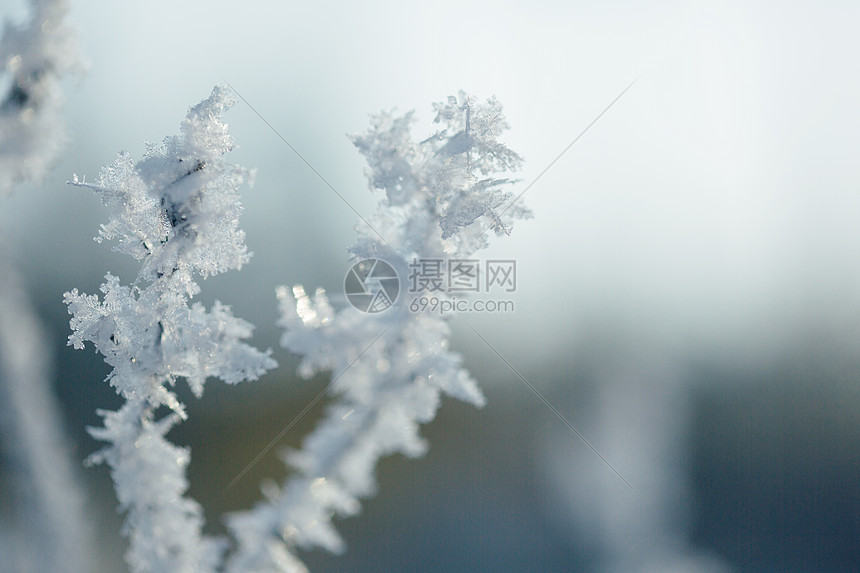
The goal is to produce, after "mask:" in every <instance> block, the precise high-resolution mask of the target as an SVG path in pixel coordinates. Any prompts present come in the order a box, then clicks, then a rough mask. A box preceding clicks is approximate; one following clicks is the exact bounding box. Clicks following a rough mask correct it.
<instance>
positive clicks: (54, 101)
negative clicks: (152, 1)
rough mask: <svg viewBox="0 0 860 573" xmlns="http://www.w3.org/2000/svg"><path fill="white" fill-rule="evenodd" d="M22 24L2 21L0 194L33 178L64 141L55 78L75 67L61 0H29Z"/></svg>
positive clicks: (71, 37)
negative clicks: (3, 78)
mask: <svg viewBox="0 0 860 573" xmlns="http://www.w3.org/2000/svg"><path fill="white" fill-rule="evenodd" d="M30 7H31V12H32V13H31V18H30V20H29V21H28V22H25V23H22V24H14V23H11V22H8V21H7V22H6V23H5V27H4V29H3V37H2V39H0V63H2V65H3V66H5V68H6V71H7V72H8V74H9V80H10V81H9V85H8V87H7V88H6V92H5V94H2V95H0V191H3V190H6V189H8V188H9V187H11V186H12V185H15V184H16V183H20V182H22V181H28V180H33V179H38V178H39V177H41V176H42V175H43V174H44V172H45V171H46V169H47V168H48V166H49V165H50V163H51V162H52V161H53V160H54V158H55V157H56V155H57V153H58V152H59V150H60V149H61V148H62V146H63V143H64V141H65V136H64V133H63V127H62V126H63V121H62V117H61V114H60V107H61V104H62V100H63V98H62V94H61V93H60V90H59V85H58V84H59V81H60V78H62V77H63V76H65V75H67V74H69V73H70V72H73V71H77V70H80V69H81V67H82V66H81V63H80V58H79V56H78V51H77V49H76V47H75V39H74V35H73V33H72V31H71V29H70V28H69V27H68V26H67V25H66V24H65V22H64V18H65V15H66V11H67V4H66V2H65V1H64V0H31V2H30Z"/></svg>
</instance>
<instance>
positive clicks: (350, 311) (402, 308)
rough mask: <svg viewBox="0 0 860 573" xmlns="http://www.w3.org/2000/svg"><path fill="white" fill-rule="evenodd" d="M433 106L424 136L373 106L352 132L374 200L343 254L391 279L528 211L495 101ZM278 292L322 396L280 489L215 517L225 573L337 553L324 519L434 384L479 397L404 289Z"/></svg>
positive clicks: (396, 437) (425, 401)
mask: <svg viewBox="0 0 860 573" xmlns="http://www.w3.org/2000/svg"><path fill="white" fill-rule="evenodd" d="M434 109H435V111H436V118H435V122H436V124H438V125H439V126H440V129H439V130H438V131H437V132H436V133H434V134H432V135H431V136H430V137H429V138H427V139H424V140H423V141H420V142H415V141H414V140H413V139H412V136H411V133H410V127H411V124H412V121H413V116H412V113H408V114H406V115H404V116H399V117H397V116H393V115H392V114H390V113H381V114H379V115H377V116H375V117H373V119H372V127H371V129H370V130H369V131H368V132H366V133H364V134H361V135H357V136H354V137H353V138H352V140H353V142H354V144H355V145H356V147H357V148H358V149H359V151H360V152H361V153H362V154H363V155H364V156H365V157H366V159H367V161H368V164H369V171H368V178H369V180H370V184H371V186H372V187H373V188H377V189H382V190H384V191H385V197H384V198H383V199H382V200H381V202H380V205H379V209H378V211H377V213H376V215H375V216H374V217H372V218H371V219H370V220H369V221H367V223H368V224H367V225H366V226H359V227H358V233H359V238H358V241H357V242H356V243H355V244H354V245H353V246H352V247H351V249H350V253H351V255H352V257H353V258H354V259H356V260H364V259H376V258H378V259H382V260H384V261H386V262H388V263H389V264H391V265H392V266H393V267H394V269H395V270H396V271H397V274H398V275H399V276H400V277H406V276H408V272H409V270H408V269H409V264H410V262H412V261H413V260H414V259H443V258H446V257H449V258H465V257H469V256H470V255H472V254H473V253H474V252H475V251H477V250H478V249H480V248H483V247H484V246H485V245H486V244H487V230H489V229H492V230H494V231H495V232H496V234H503V233H509V232H510V228H511V225H512V222H513V220H514V219H517V218H522V217H526V216H528V215H529V212H528V210H527V209H525V208H523V207H520V206H518V205H516V201H515V198H514V196H513V195H512V193H510V192H509V191H507V190H506V189H507V188H508V186H509V183H511V181H510V180H509V179H507V178H506V177H504V174H505V173H508V172H511V171H514V170H516V169H518V167H519V165H520V163H521V158H520V157H519V156H518V155H517V154H516V153H514V152H513V151H511V150H510V149H508V148H507V147H506V146H505V145H504V144H502V143H501V142H499V141H498V137H499V135H500V133H501V132H502V131H503V130H504V129H505V128H506V127H507V124H506V122H505V120H504V117H503V116H502V108H501V106H500V105H499V103H498V102H497V101H496V100H495V99H490V100H488V101H487V102H486V103H478V102H476V101H475V100H474V99H473V98H472V97H470V96H468V95H466V94H464V93H462V92H461V93H460V94H459V96H458V97H453V96H452V97H450V98H448V101H447V102H444V103H438V104H436V105H435V106H434ZM278 298H279V300H280V308H281V313H282V318H281V323H280V324H281V326H283V327H284V328H285V329H286V331H285V333H284V335H283V337H282V339H281V343H282V345H283V346H284V347H286V348H287V349H289V350H291V351H293V352H296V353H298V354H300V355H302V357H303V361H302V363H301V366H300V374H301V375H302V376H304V377H309V376H311V375H312V374H314V373H315V372H320V371H330V372H331V373H332V382H331V385H330V392H331V394H332V395H333V398H334V402H333V404H332V405H330V407H329V408H328V409H327V412H326V414H325V416H324V418H323V420H322V421H321V422H320V424H319V425H318V426H317V428H316V430H315V431H313V432H312V433H311V434H310V435H309V436H308V437H307V438H306V439H305V440H304V442H303V446H302V448H301V450H300V451H295V452H290V453H288V454H287V456H286V458H285V460H286V461H287V462H288V463H289V464H290V465H291V466H292V467H293V468H294V470H295V471H294V473H293V474H292V475H291V476H289V477H288V479H287V480H286V482H285V483H284V484H283V487H280V488H278V487H276V486H275V487H269V488H267V489H266V491H265V494H266V497H267V499H266V500H265V501H263V502H261V503H259V504H258V505H257V506H256V507H255V508H254V509H253V510H252V511H249V512H243V513H237V514H234V515H232V516H231V517H230V518H229V519H228V526H229V527H230V529H231V531H232V533H233V535H234V536H235V537H236V539H237V540H238V542H239V546H238V549H237V551H236V552H235V553H234V554H233V555H232V556H231V559H230V560H229V562H228V568H227V570H228V571H230V572H231V573H240V572H247V571H254V572H275V571H277V572H298V571H304V570H305V567H304V565H303V564H302V563H301V561H300V560H299V559H298V558H297V557H296V555H295V552H296V549H308V548H312V547H315V546H318V547H323V548H325V549H328V550H330V551H333V552H339V551H342V550H343V548H344V542H343V540H342V539H341V537H340V535H339V534H338V532H337V531H336V530H335V528H334V526H333V525H332V521H331V520H332V517H333V516H335V515H340V516H350V515H354V514H356V513H357V512H358V511H359V509H360V503H359V499H360V498H363V497H367V496H370V495H372V494H373V493H374V490H375V487H376V480H375V477H374V468H375V466H376V463H377V461H378V459H379V458H380V457H381V456H384V455H389V454H394V453H402V454H404V455H406V456H410V457H417V456H421V455H422V454H423V453H424V452H425V450H426V447H427V446H426V444H425V442H424V440H423V439H422V438H421V437H420V435H419V426H420V424H423V423H427V422H430V421H431V420H432V419H433V418H434V417H435V415H436V411H437V409H438V407H439V405H440V398H441V394H447V395H449V396H453V397H455V398H459V399H461V400H465V401H467V402H471V403H472V404H474V405H476V406H479V407H480V406H482V405H483V404H484V397H483V395H482V393H481V391H480V390H479V388H478V386H477V384H476V383H475V381H474V380H473V379H472V378H471V377H470V376H469V374H468V373H467V372H466V371H465V370H464V369H463V368H462V367H461V358H460V356H459V355H457V354H456V353H454V352H451V351H450V350H449V349H448V339H449V335H450V328H449V325H448V323H447V321H446V320H445V318H442V317H440V316H437V315H430V314H419V313H414V312H410V311H409V309H408V305H407V304H406V303H403V302H402V301H403V299H405V298H406V297H401V303H400V304H395V305H394V306H392V307H391V308H389V309H388V310H386V311H385V312H382V313H378V314H365V313H362V312H360V311H358V310H356V309H355V308H352V307H346V308H343V309H341V310H340V311H338V312H337V313H335V311H334V310H333V309H332V307H331V306H330V304H329V301H328V299H327V297H326V295H325V293H324V292H323V291H322V290H321V289H319V290H317V291H316V294H315V295H314V297H313V298H311V297H310V296H308V295H307V294H306V293H305V291H304V289H303V288H302V287H301V286H295V287H294V288H293V289H292V294H290V293H288V291H287V289H285V288H283V287H282V288H280V289H279V290H278Z"/></svg>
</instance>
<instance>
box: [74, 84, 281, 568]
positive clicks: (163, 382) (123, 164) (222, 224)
mask: <svg viewBox="0 0 860 573" xmlns="http://www.w3.org/2000/svg"><path fill="white" fill-rule="evenodd" d="M232 103H234V98H233V96H232V95H231V93H230V92H229V91H228V90H227V89H226V88H223V87H216V88H215V89H214V90H213V91H212V95H211V96H210V97H209V98H207V99H206V100H204V101H203V102H201V103H200V104H198V105H197V106H194V107H192V108H191V109H190V110H189V112H188V115H187V117H186V119H185V121H184V122H183V123H182V126H181V131H180V135H179V136H174V137H168V138H167V139H165V140H164V142H163V143H162V144H161V145H156V146H150V148H149V150H148V151H147V153H146V155H145V157H144V158H143V159H142V160H141V161H139V162H137V163H134V162H133V161H132V160H131V158H130V157H129V156H128V155H127V154H120V156H119V157H118V159H117V160H116V161H115V162H114V163H113V164H112V165H110V166H108V167H106V168H104V169H102V171H101V174H100V176H99V178H98V180H97V181H96V183H95V184H93V185H89V184H84V183H81V182H79V181H78V180H77V178H75V181H74V182H73V184H75V185H78V186H82V187H88V188H91V189H93V190H94V191H95V192H96V193H97V194H98V195H99V197H100V198H101V199H102V201H103V202H104V203H105V204H107V205H108V206H110V207H111V208H112V215H111V219H110V221H109V222H108V223H107V224H106V225H104V226H103V227H102V230H101V233H100V235H99V237H98V238H97V239H98V240H104V239H108V240H114V241H116V246H115V248H116V250H118V251H120V252H123V253H127V254H129V255H131V256H133V257H135V258H136V259H139V260H140V261H141V262H142V266H141V270H140V272H139V274H138V276H137V280H136V281H135V282H134V284H132V285H123V284H121V283H120V280H119V278H117V277H115V276H113V275H111V274H108V275H107V277H106V279H105V282H104V284H103V285H102V287H101V291H102V297H101V298H99V297H98V296H97V295H86V294H81V293H78V291H77V290H73V291H71V292H69V293H66V296H65V301H66V303H67V304H68V306H69V312H70V313H71V314H72V315H73V318H72V319H71V327H72V330H73V333H72V335H71V336H70V337H69V344H70V345H72V346H74V347H75V348H83V347H84V345H85V343H86V342H92V343H93V344H94V345H95V347H96V349H97V350H98V351H99V352H100V353H101V354H103V355H104V358H105V361H106V362H107V363H108V364H110V365H111V366H112V367H113V371H112V372H111V374H110V375H109V377H108V380H109V381H110V383H111V385H113V386H114V387H115V388H116V390H117V392H118V393H119V394H120V395H122V396H123V398H125V400H126V403H125V405H123V406H122V407H121V408H120V409H119V410H118V411H116V412H108V411H102V412H101V415H102V416H103V417H104V420H105V422H104V423H105V425H104V427H103V428H97V429H96V428H91V429H90V433H91V434H92V435H93V436H94V437H96V438H98V439H100V440H103V441H106V442H108V444H109V445H108V446H107V447H106V448H105V449H104V450H102V451H101V452H98V453H97V454H94V455H93V456H92V457H91V458H90V459H91V461H94V462H101V461H103V462H106V463H107V464H108V465H109V466H110V468H111V473H112V475H113V478H114V481H115V483H116V487H117V493H118V497H119V501H120V504H121V508H122V509H124V510H126V511H127V512H128V517H127V522H126V533H128V534H129V535H130V537H131V548H130V550H129V553H128V556H127V559H128V562H129V564H130V565H131V567H132V569H133V570H134V571H139V572H143V571H171V572H182V571H189V572H190V571H195V572H197V571H213V570H214V569H215V567H216V565H217V563H218V560H219V553H220V548H219V547H220V546H219V544H217V543H216V542H215V541H214V540H212V539H209V538H207V537H205V536H204V535H203V534H202V532H201V527H202V522H203V520H202V513H201V509H200V507H199V506H198V505H197V503H196V502H194V501H193V500H191V499H187V498H185V497H183V494H184V492H185V490H186V488H187V483H186V480H185V466H186V465H187V464H188V460H189V453H188V451H187V450H184V449H181V448H177V447H176V446H173V445H172V444H170V443H169V442H168V441H167V440H166V439H165V438H164V435H165V433H166V432H167V430H168V429H169V428H170V427H171V426H172V425H173V424H175V423H176V421H177V420H179V419H181V418H184V417H185V411H184V407H183V405H182V403H181V402H180V401H179V400H178V398H177V396H176V394H175V393H174V391H173V386H174V384H175V382H176V380H177V379H184V380H186V381H187V383H188V384H189V386H190V387H191V389H192V391H193V392H194V394H195V395H196V396H198V397H199V396H200V395H201V394H202V393H203V387H204V382H205V381H206V379H207V378H209V377H217V378H220V379H221V380H223V381H224V382H227V383H229V384H235V383H237V382H240V381H242V380H253V379H256V378H258V377H259V376H260V375H262V374H263V373H264V372H265V371H267V370H268V369H270V368H273V367H274V366H275V363H274V361H273V360H272V359H271V358H270V356H269V354H270V353H269V352H265V353H264V352H260V351H258V350H256V349H254V348H252V347H251V346H249V345H247V344H246V343H244V342H243V339H246V338H248V337H249V336H250V335H251V332H252V329H253V327H252V325H251V324H249V323H248V322H245V321H243V320H241V319H238V318H236V317H234V316H233V315H232V313H231V312H230V309H229V307H227V306H225V305H222V304H220V303H215V305H214V306H213V307H212V308H211V309H208V310H207V309H206V308H204V307H203V306H202V305H201V304H200V303H193V304H192V303H191V302H190V299H191V298H192V297H193V296H194V295H195V294H197V293H198V291H199V290H200V287H199V285H198V283H197V277H198V276H201V277H206V276H208V275H211V274H216V273H221V272H224V271H226V270H229V269H238V268H239V267H241V266H242V264H243V263H245V262H246V261H247V260H248V258H249V256H250V254H249V253H248V251H247V249H246V247H245V243H244V234H243V233H242V231H241V230H239V228H238V216H239V213H240V211H241V205H240V203H239V196H238V192H237V190H238V188H239V186H240V185H241V184H242V183H243V182H245V181H246V179H247V178H248V176H249V172H248V171H247V170H246V169H244V168H242V167H239V166H237V165H232V164H230V163H228V162H226V161H225V159H224V155H225V154H226V153H227V152H228V151H230V149H232V147H233V141H232V138H231V137H230V135H229V133H228V130H227V125H226V124H225V123H224V122H223V120H222V114H223V112H224V111H225V110H226V109H227V108H229V107H230V105H232ZM162 406H166V407H167V408H169V409H170V410H172V412H171V413H168V414H166V415H162V416H161V417H159V415H158V413H159V411H160V410H159V408H160V407H162Z"/></svg>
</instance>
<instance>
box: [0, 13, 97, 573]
mask: <svg viewBox="0 0 860 573" xmlns="http://www.w3.org/2000/svg"><path fill="white" fill-rule="evenodd" d="M30 8H31V14H30V19H29V21H27V22H25V23H22V24H13V23H11V22H8V21H7V22H6V23H5V26H4V28H3V31H2V38H0V62H2V64H3V65H4V67H5V69H6V72H7V73H6V74H5V75H2V76H0V78H2V79H4V80H7V81H8V89H6V90H5V92H4V93H3V94H2V95H0V194H2V192H3V191H6V190H8V189H9V188H11V187H12V186H13V185H15V184H16V183H22V182H24V181H28V180H33V179H36V178H38V177H40V176H41V175H42V174H43V173H44V171H45V170H46V168H47V166H48V164H49V163H50V162H51V160H53V158H54V157H55V155H56V154H57V152H58V151H59V150H60V148H61V147H62V143H63V136H62V135H63V129H62V124H63V122H62V117H61V115H60V113H59V107H60V102H61V100H62V95H61V93H60V90H59V78H60V77H61V76H62V75H64V74H65V73H66V72H68V71H69V70H72V69H74V68H77V67H80V66H79V64H78V61H79V57H78V53H77V51H76V50H75V48H74V42H73V35H72V33H71V30H70V29H69V28H68V27H67V26H66V24H65V23H64V21H63V20H64V16H65V12H66V3H65V2H63V1H61V0H60V1H56V0H54V1H50V0H49V1H37V0H34V1H32V2H30ZM12 252H13V249H12V248H11V247H10V246H9V245H8V244H7V239H6V238H5V237H2V236H0V437H2V440H3V451H4V453H5V456H4V457H5V459H4V464H3V465H4V468H3V469H4V470H5V472H4V473H5V474H6V476H7V478H8V482H7V485H8V489H7V490H6V491H5V492H4V493H5V494H6V496H7V498H8V499H9V500H10V504H9V505H10V508H9V509H10V513H11V515H10V518H11V519H10V525H11V527H6V525H7V524H6V523H4V524H3V526H4V527H3V528H0V529H2V531H0V537H5V538H6V539H5V540H4V541H5V543H6V545H8V547H4V548H3V550H2V551H0V554H2V555H3V558H2V560H3V564H4V567H5V568H7V569H9V570H14V571H20V572H30V571H31V572H34V573H35V572H37V571H91V570H93V565H94V563H95V560H96V555H95V545H94V543H93V539H92V537H91V533H92V529H91V527H90V526H89V518H88V516H87V515H86V514H85V512H84V509H83V506H84V494H83V492H82V487H81V484H80V483H79V481H78V477H77V475H76V467H75V465H73V462H72V453H71V452H72V449H71V447H70V444H69V443H68V441H67V440H66V436H65V432H64V428H63V421H62V415H61V412H60V408H59V406H58V404H57V402H56V399H55V397H54V396H53V394H52V388H51V366H52V364H51V363H52V356H51V352H49V351H47V348H48V342H47V340H46V334H45V329H44V327H43V326H42V324H41V321H40V320H39V317H38V316H37V314H36V312H35V310H34V309H33V305H32V303H31V302H30V300H29V298H28V296H27V291H26V285H25V284H24V281H23V279H22V277H21V276H20V274H19V273H18V271H17V269H16V268H15V265H14V263H13V262H12V255H11V253H12Z"/></svg>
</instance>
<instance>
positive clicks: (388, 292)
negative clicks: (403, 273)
mask: <svg viewBox="0 0 860 573" xmlns="http://www.w3.org/2000/svg"><path fill="white" fill-rule="evenodd" d="M343 291H344V293H345V294H346V299H347V300H348V301H349V303H350V304H351V305H352V306H354V307H355V308H356V309H357V310H360V311H361V312H367V313H371V314H373V313H377V312H382V311H384V310H387V309H388V308H390V307H391V305H393V304H394V301H396V300H397V295H398V294H399V293H400V279H399V278H397V272H396V271H395V270H394V267H392V266H391V265H389V264H388V263H386V262H385V261H383V260H382V259H364V260H362V261H358V262H357V263H355V264H354V265H352V268H351V269H349V272H348V273H346V278H345V279H343Z"/></svg>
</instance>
